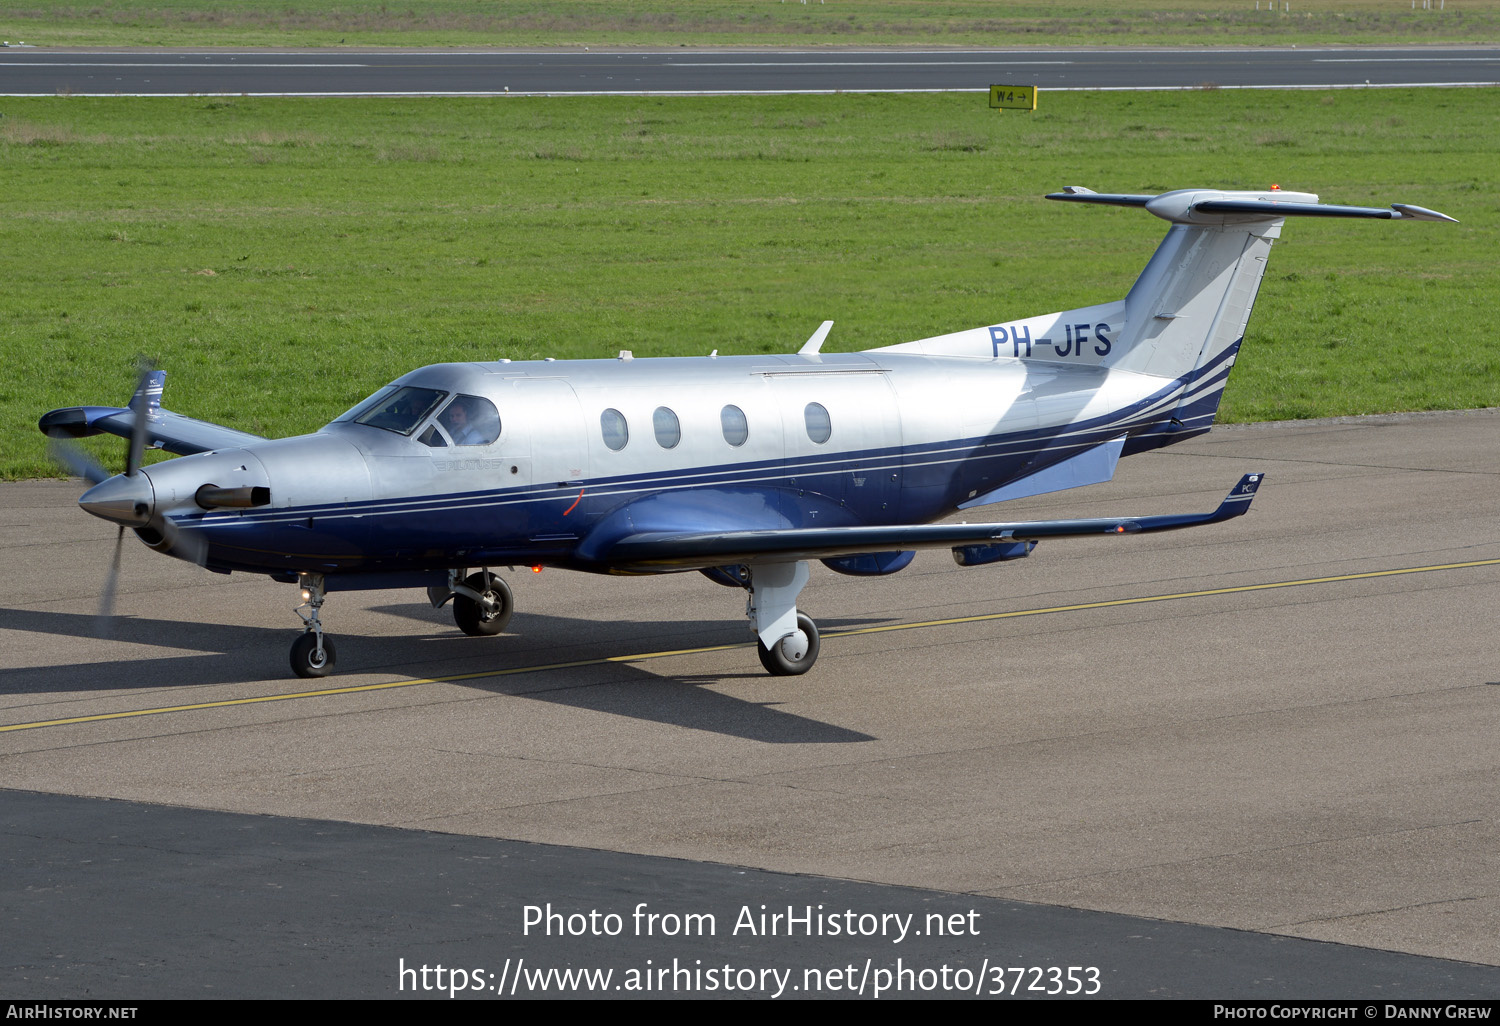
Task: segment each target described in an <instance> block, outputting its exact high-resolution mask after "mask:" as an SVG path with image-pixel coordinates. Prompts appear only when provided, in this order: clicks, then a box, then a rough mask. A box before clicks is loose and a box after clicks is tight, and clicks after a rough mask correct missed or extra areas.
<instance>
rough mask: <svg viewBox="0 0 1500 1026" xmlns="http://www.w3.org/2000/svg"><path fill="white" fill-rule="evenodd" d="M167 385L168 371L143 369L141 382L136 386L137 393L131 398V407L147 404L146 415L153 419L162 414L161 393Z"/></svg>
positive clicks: (135, 407)
mask: <svg viewBox="0 0 1500 1026" xmlns="http://www.w3.org/2000/svg"><path fill="white" fill-rule="evenodd" d="M166 386H167V372H166V371H164V370H143V371H142V372H141V382H140V384H139V385H138V386H137V387H136V390H135V395H133V396H132V397H131V399H130V407H129V408H130V409H132V410H135V409H139V408H140V404H141V403H145V404H146V416H148V417H150V418H152V419H153V420H154V419H155V418H157V417H159V416H160V415H161V394H162V390H163V389H165V388H166Z"/></svg>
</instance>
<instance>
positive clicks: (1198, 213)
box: [40, 188, 1453, 677]
mask: <svg viewBox="0 0 1500 1026" xmlns="http://www.w3.org/2000/svg"><path fill="white" fill-rule="evenodd" d="M1048 198H1049V199H1055V200H1066V201H1070V202H1074V203H1104V204H1111V205H1115V206H1125V207H1144V208H1145V209H1146V210H1147V211H1148V212H1149V213H1152V214H1155V215H1156V216H1157V217H1160V218H1163V219H1165V220H1167V221H1169V222H1171V228H1170V230H1169V231H1168V232H1167V236H1166V239H1165V240H1164V241H1163V242H1162V243H1161V245H1160V246H1159V247H1158V248H1157V250H1156V253H1155V254H1154V255H1153V256H1152V257H1151V260H1150V262H1149V263H1148V264H1147V265H1146V269H1145V270H1144V271H1142V272H1141V275H1140V278H1139V279H1138V280H1137V281H1136V283H1135V285H1134V286H1133V287H1132V288H1131V290H1130V293H1129V295H1127V296H1126V297H1125V298H1124V299H1121V300H1118V301H1116V302H1113V303H1104V304H1101V305H1099V306H1089V307H1084V308H1082V309H1078V310H1067V311H1064V312H1062V313H1053V314H1045V315H1043V316H1039V317H1028V318H1024V319H1020V320H1007V321H1003V322H1001V323H997V324H992V325H988V326H986V327H980V328H971V329H969V330H966V331H959V332H955V333H953V334H948V335H939V336H937V337H934V338H927V339H922V340H920V341H916V342H908V343H905V344H904V345H895V346H886V347H884V348H880V349H873V350H869V351H867V352H862V353H846V354H837V355H835V354H826V353H822V352H820V347H821V345H822V343H823V339H824V338H825V336H826V335H827V332H828V328H829V324H827V323H825V324H824V325H823V326H822V327H821V328H819V329H818V331H817V333H815V334H814V335H813V336H812V338H810V339H809V340H808V341H807V343H806V344H804V345H803V346H802V348H801V349H799V350H798V351H797V352H796V353H795V354H792V355H787V356H717V355H709V356H699V357H677V358H671V359H640V360H635V359H632V358H631V356H630V354H629V353H621V354H620V355H619V358H618V359H613V360H576V361H566V362H563V361H557V362H554V361H545V362H526V363H513V362H510V361H505V360H502V361H500V362H498V363H448V364H438V365H436V366H432V367H423V368H422V369H420V370H416V371H412V372H411V373H410V374H407V375H405V376H404V377H401V378H398V379H397V380H396V381H394V382H392V383H391V384H389V385H387V386H385V387H384V388H382V389H380V390H379V391H378V392H376V393H375V394H374V395H372V396H370V397H369V398H368V399H366V400H365V401H364V402H362V403H360V404H359V405H357V406H355V407H354V408H353V409H352V410H350V411H349V412H347V413H345V414H343V415H342V416H340V417H337V418H335V419H334V420H333V422H332V423H330V424H329V425H328V426H327V427H324V428H323V429H321V430H319V431H316V432H314V433H313V434H310V435H301V436H298V437H295V438H282V439H277V440H274V441H272V440H268V439H265V438H260V437H257V436H255V435H250V434H245V433H243V432H240V431H235V430H232V429H230V428H226V427H220V426H217V425H214V424H209V423H206V422H203V421H199V420H193V419H190V418H188V417H184V416H180V415H178V414H175V413H170V412H168V411H166V410H164V409H162V408H161V405H160V400H161V390H162V380H163V378H164V375H163V374H161V372H152V373H150V374H148V375H146V376H145V377H143V379H142V383H141V386H140V387H139V388H138V389H137V391H136V394H135V398H134V399H133V400H132V402H131V403H130V405H129V407H128V408H124V409H122V408H117V407H98V406H84V407H75V408H72V409H63V410H54V411H52V412H51V413H48V414H46V415H45V416H44V417H42V419H41V422H40V427H41V429H42V431H43V432H45V433H46V434H47V435H49V436H51V437H53V438H54V439H67V438H78V437H81V436H85V435H93V434H97V433H99V432H101V431H107V432H112V433H114V434H117V435H122V436H124V437H125V438H127V439H129V442H130V444H129V455H128V458H127V462H126V472H125V473H124V474H118V475H115V476H113V477H111V476H109V475H108V474H107V473H105V472H103V471H102V470H101V469H100V468H99V467H98V466H97V465H96V464H92V463H91V462H90V461H88V460H87V459H86V458H85V457H84V456H83V455H82V454H81V453H80V452H78V451H77V450H76V449H73V448H71V447H69V446H67V445H66V443H59V444H58V449H59V454H60V459H62V460H63V462H64V463H66V464H67V465H68V466H69V467H71V468H73V469H74V470H76V471H77V472H79V473H81V474H82V475H83V476H85V477H87V478H89V480H90V481H92V482H93V483H94V486H93V487H92V488H90V489H89V490H88V491H87V492H85V493H84V494H83V497H82V498H81V499H80V500H79V505H81V506H82V507H83V508H84V509H85V510H87V511H88V512H90V513H92V514H94V515H95V516H98V517H102V518H104V519H105V520H109V521H111V522H113V523H115V524H118V525H120V532H119V533H120V535H121V536H123V534H124V529H125V528H127V527H128V528H133V529H134V530H135V533H136V534H137V535H138V536H139V537H140V538H141V540H142V541H144V542H145V543H146V544H147V545H150V546H151V547H152V548H155V549H158V550H160V551H162V552H165V553H167V554H168V555H171V556H177V557H179V558H182V559H187V560H190V561H192V562H195V563H198V564H200V565H202V566H205V567H207V568H208V569H210V570H215V571H219V572H246V573H262V574H268V575H270V576H271V577H273V578H275V579H276V580H280V581H286V582H288V583H295V584H297V585H298V586H299V587H300V588H301V589H302V605H301V606H300V607H299V608H298V610H297V612H298V614H299V615H300V616H301V617H302V620H303V622H304V625H305V630H304V632H303V634H302V635H301V636H300V637H299V638H298V639H297V641H296V643H295V644H294V645H293V646H292V654H291V662H292V668H293V670H295V671H296V672H297V673H298V674H299V675H301V676H305V677H316V676H322V675H323V674H326V673H327V672H328V671H329V670H330V668H331V667H332V666H333V662H334V649H333V644H332V642H331V641H330V639H329V638H328V636H327V635H325V634H324V633H323V624H322V620H321V618H320V612H321V610H322V607H323V602H324V597H325V594H326V593H327V592H329V591H335V590H339V589H358V588H372V587H379V588H388V587H396V586H415V587H425V588H427V591H428V595H429V596H430V598H431V600H432V601H433V603H434V604H436V605H441V604H442V603H444V602H446V601H448V600H450V599H451V600H452V601H453V615H454V619H455V620H456V621H457V623H458V626H459V628H460V629H461V630H463V631H465V632H466V633H469V634H498V633H500V632H501V631H503V630H504V629H505V626H506V624H507V622H508V621H509V619H510V614H511V609H512V606H513V603H512V595H511V590H510V588H509V587H508V586H507V585H506V583H505V581H504V580H503V579H502V578H500V577H499V576H497V575H496V574H495V573H493V572H492V569H491V568H494V567H503V566H552V567H562V568H565V569H569V570H586V571H591V572H594V573H611V574H651V573H670V572H675V571H683V570H698V571H701V572H702V573H704V574H705V575H707V576H708V577H710V578H712V579H713V580H715V581H717V582H718V583H720V584H724V585H728V586H731V587H737V588H741V589H743V590H744V591H745V592H746V594H747V597H748V601H747V612H748V617H749V621H750V627H751V630H752V631H753V632H754V633H755V635H756V637H757V638H758V640H759V651H760V659H761V662H762V664H764V666H765V668H766V669H767V670H768V671H770V672H771V673H773V674H798V673H804V672H806V671H807V670H808V669H809V668H810V667H811V666H812V664H813V662H814V661H815V660H816V659H817V657H818V630H817V627H816V626H815V625H814V624H813V621H812V620H811V619H809V618H808V617H807V616H805V615H803V614H802V613H800V612H798V610H797V596H798V594H799V593H800V592H801V590H802V587H803V585H804V584H805V583H806V582H807V579H808V562H809V561H810V560H814V559H816V560H821V561H822V562H823V563H824V564H825V565H826V566H828V567H830V568H831V569H833V570H836V571H838V572H839V573H844V574H856V575H877V574H892V573H896V572H897V571H899V570H901V569H902V568H903V567H905V566H906V565H907V564H908V563H909V562H911V559H912V556H913V554H914V551H915V550H916V549H920V548H948V549H952V551H953V555H954V558H955V559H956V560H957V561H958V562H959V564H961V565H963V566H978V565H982V564H986V563H997V562H1001V561H1003V560H1010V559H1016V558H1019V557H1022V556H1026V555H1028V554H1029V553H1030V552H1031V550H1032V548H1033V547H1034V546H1035V545H1036V543H1037V542H1038V541H1041V540H1044V539H1054V538H1069V537H1082V536H1089V535H1100V534H1133V533H1142V532H1148V531H1168V530H1174V529H1176V528H1182V527H1193V526H1196V525H1199V524H1211V523H1215V522H1218V521H1221V520H1226V519H1228V518H1230V517H1235V516H1239V515H1240V514H1242V513H1244V512H1245V511H1246V510H1247V509H1248V508H1249V506H1250V501H1251V499H1252V497H1253V496H1254V493H1255V490H1256V487H1257V485H1258V484H1259V483H1260V477H1259V475H1257V474H1247V475H1245V476H1244V477H1243V478H1241V479H1240V481H1239V483H1238V484H1236V485H1235V486H1234V488H1233V489H1232V490H1231V491H1230V492H1229V495H1228V497H1227V498H1226V499H1225V500H1224V502H1223V503H1222V504H1221V505H1220V506H1219V508H1218V509H1216V510H1214V511H1213V512H1210V513H1201V514H1190V515H1180V516H1143V517H1128V516H1127V517H1113V518H1092V519H1087V520H1042V521H1032V522H1020V523H1011V522H1003V521H1002V522H993V523H973V524H938V523H933V521H937V520H939V519H941V518H943V517H946V516H948V515H950V514H952V513H954V512H955V511H958V510H966V509H969V508H971V507H976V506H987V505H989V504H991V503H996V502H1000V501H1002V500H1005V499H1011V498H1017V497H1020V496H1026V495H1036V494H1041V493H1044V492H1051V491H1058V490H1061V489H1064V488H1072V487H1076V486H1078V485H1085V484H1092V483H1096V482H1101V481H1106V480H1109V479H1110V477H1112V476H1113V474H1114V470H1115V464H1116V462H1117V461H1118V460H1119V459H1120V457H1122V456H1129V455H1132V454H1134V453H1138V452H1144V451H1145V450H1148V449H1155V448H1158V447H1160V446H1165V445H1171V444H1173V443H1174V442H1180V441H1182V440H1184V439H1187V438H1192V437H1193V436H1195V435H1199V434H1202V433H1203V432H1205V431H1207V430H1209V427H1210V426H1211V425H1212V424H1213V420H1214V416H1215V414H1216V412H1217V410H1218V407H1219V400H1220V397H1221V396H1222V394H1223V389H1224V384H1225V381H1226V380H1227V379H1228V377H1229V371H1230V368H1231V366H1232V365H1233V364H1234V360H1235V354H1236V353H1237V352H1238V351H1239V347H1240V342H1241V340H1242V338H1243V336H1244V331H1245V324H1246V322H1247V321H1248V320H1249V317H1250V308H1251V305H1252V304H1253V302H1254V300H1255V294H1256V291H1257V289H1258V288H1259V287H1260V282H1261V277H1262V276H1263V274H1264V273H1265V267H1266V257H1267V255H1268V253H1269V252H1270V248H1271V243H1272V241H1273V240H1274V239H1276V238H1277V237H1278V236H1279V235H1280V233H1281V226H1282V222H1283V221H1284V220H1285V219H1286V218H1287V217H1292V216H1311V217H1365V218H1385V219H1389V220H1398V219H1399V220H1405V219H1416V220H1421V221H1452V220H1453V218H1450V217H1448V216H1447V215H1445V214H1439V213H1437V212H1435V211H1431V210H1425V209H1423V208H1421V207H1413V206H1407V205H1404V204H1394V205H1392V206H1391V207H1390V208H1389V209H1386V208H1376V207H1347V206H1327V205H1322V204H1319V203H1318V197H1317V196H1314V195H1311V194H1307V193H1296V192H1282V191H1279V190H1274V189H1273V190H1270V191H1265V192H1221V191H1215V190H1209V189H1189V190H1179V191H1175V192H1167V193H1163V194H1161V195H1159V196H1130V195H1103V194H1099V193H1094V192H1091V191H1089V190H1087V189H1081V188H1069V189H1067V190H1065V191H1064V192H1061V193H1057V194H1054V195H1051V196H1049V197H1048ZM147 446H153V447H160V448H163V449H166V450H167V451H168V452H172V453H177V454H179V455H180V456H181V457H182V458H180V459H174V460H168V461H165V462H162V463H157V464H154V465H152V466H150V467H144V466H142V465H141V454H142V451H143V450H144V448H145V447H147ZM112 591H113V580H111V582H110V583H109V584H108V585H107V587H106V592H107V593H109V592H112Z"/></svg>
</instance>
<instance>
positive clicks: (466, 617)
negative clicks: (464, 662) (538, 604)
mask: <svg viewBox="0 0 1500 1026" xmlns="http://www.w3.org/2000/svg"><path fill="white" fill-rule="evenodd" d="M460 573H461V571H457V570H454V571H451V572H450V573H449V574H448V589H449V590H450V591H451V592H453V622H454V623H456V624H458V629H459V630H461V631H463V632H464V633H465V634H468V635H471V636H473V637H490V636H491V635H495V634H499V633H500V632H501V631H503V630H505V625H506V624H508V623H510V614H511V612H512V611H513V610H514V609H515V608H516V601H515V596H514V595H512V594H511V590H510V585H508V584H506V583H505V582H504V581H502V580H501V579H500V578H499V577H497V576H495V575H494V574H492V573H490V572H489V571H488V570H481V571H479V573H477V574H470V575H469V576H468V577H466V578H464V579H463V581H461V582H460V581H459V579H458V577H459V574H460Z"/></svg>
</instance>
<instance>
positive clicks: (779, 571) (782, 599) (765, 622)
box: [745, 562, 821, 677]
mask: <svg viewBox="0 0 1500 1026" xmlns="http://www.w3.org/2000/svg"><path fill="white" fill-rule="evenodd" d="M745 570H746V574H747V576H748V581H747V583H746V585H745V589H746V592H747V597H746V599H745V616H746V617H747V618H748V619H749V621H750V630H752V631H753V632H754V633H755V635H756V638H757V640H758V644H757V645H756V649H757V651H758V654H759V655H760V665H762V666H764V667H765V668H766V672H767V673H769V674H771V675H772V676H773V677H795V676H799V675H801V674H804V673H806V672H807V671H808V670H811V669H812V668H813V663H815V662H817V661H818V649H819V647H820V644H821V642H820V639H819V637H818V625H817V624H815V623H813V622H812V618H811V617H809V616H807V615H805V614H803V613H799V612H797V595H798V594H799V593H801V591H802V586H803V585H805V584H806V583H807V578H808V571H807V564H806V563H805V562H799V563H751V564H750V565H749V566H747V567H746V568H745Z"/></svg>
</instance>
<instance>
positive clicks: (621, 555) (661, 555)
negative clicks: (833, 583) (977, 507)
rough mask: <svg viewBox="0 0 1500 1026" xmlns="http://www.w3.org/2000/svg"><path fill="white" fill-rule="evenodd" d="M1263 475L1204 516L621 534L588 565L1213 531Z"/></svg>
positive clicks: (1238, 511) (822, 555)
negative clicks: (1187, 529)
mask: <svg viewBox="0 0 1500 1026" xmlns="http://www.w3.org/2000/svg"><path fill="white" fill-rule="evenodd" d="M1264 476H1265V475H1263V474H1246V475H1245V476H1244V477H1242V478H1240V481H1239V483H1238V484H1237V485H1235V486H1234V488H1233V489H1232V490H1231V491H1230V493H1229V495H1228V496H1226V497H1225V499H1224V501H1223V502H1222V503H1220V504H1219V508H1218V509H1216V510H1214V511H1213V512H1211V513H1187V514H1166V515H1160V516H1148V517H1096V518H1090V519H1085V520H1031V521H1018V522H1015V523H991V524H907V525H891V526H873V527H787V528H773V529H767V530H750V531H698V532H680V531H646V532H641V533H638V534H627V535H625V536H624V537H622V538H620V539H618V540H617V541H615V542H614V543H613V544H612V545H609V546H608V547H607V548H605V549H604V550H603V551H602V552H599V553H598V554H597V555H596V557H595V558H597V559H598V560H599V561H600V562H605V563H608V564H609V565H611V566H616V567H623V568H639V569H643V570H644V569H661V568H667V567H702V566H721V565H728V564H734V563H751V562H789V561H792V560H800V559H832V558H837V557H840V556H854V555H860V554H864V553H873V552H890V551H897V550H905V549H936V548H952V547H955V546H961V545H1002V544H1006V543H1011V542H1027V541H1039V540H1041V539H1043V538H1084V537H1092V536H1094V535H1103V534H1146V533H1151V532H1155V531H1175V530H1179V529H1181V528H1184V527H1198V526H1200V525H1203V524H1216V523H1218V522H1220V521H1222V520H1230V519H1232V518H1234V517H1237V516H1240V515H1242V514H1244V513H1245V512H1246V511H1248V510H1249V509H1250V502H1251V500H1252V499H1254V498H1255V490H1256V489H1257V488H1259V487H1260V482H1261V480H1262V479H1263V478H1264Z"/></svg>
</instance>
